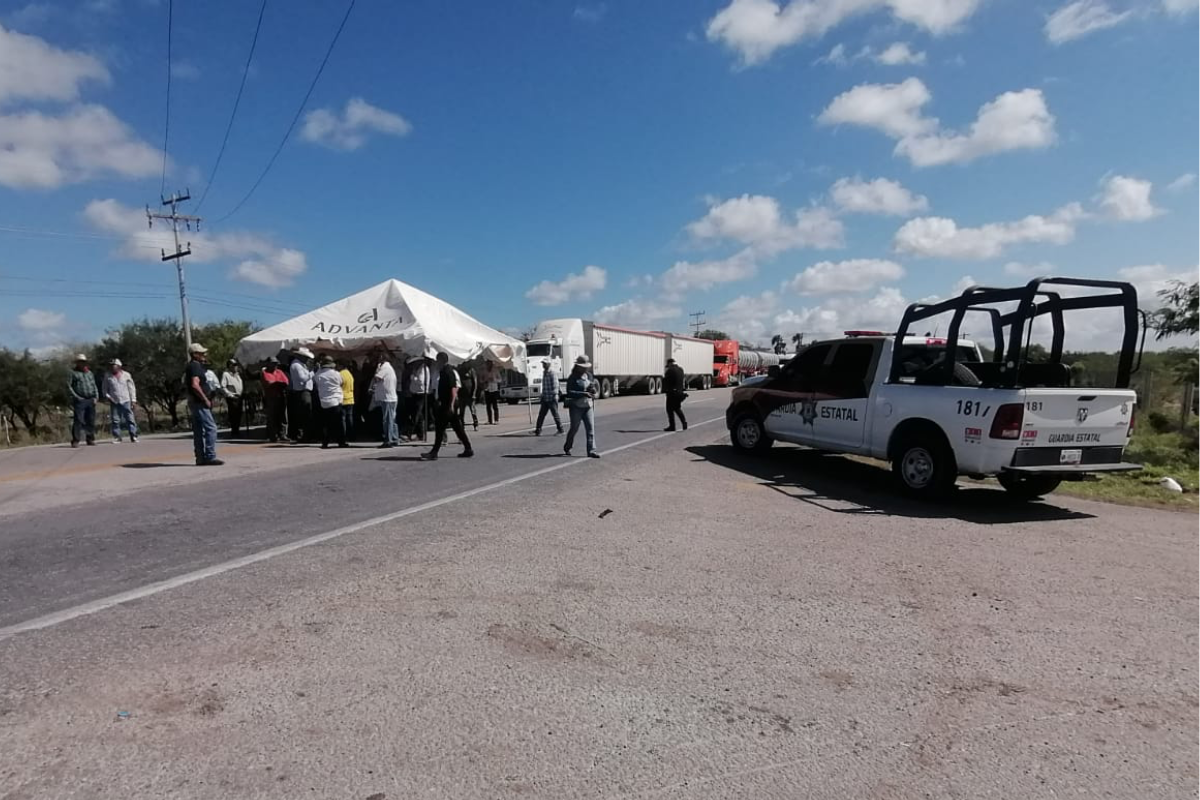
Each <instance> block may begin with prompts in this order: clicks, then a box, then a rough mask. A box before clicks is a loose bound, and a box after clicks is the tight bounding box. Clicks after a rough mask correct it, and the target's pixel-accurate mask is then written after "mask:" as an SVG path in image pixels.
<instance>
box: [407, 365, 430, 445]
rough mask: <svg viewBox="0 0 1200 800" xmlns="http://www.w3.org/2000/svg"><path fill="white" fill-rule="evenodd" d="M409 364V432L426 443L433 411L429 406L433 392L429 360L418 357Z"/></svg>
mask: <svg viewBox="0 0 1200 800" xmlns="http://www.w3.org/2000/svg"><path fill="white" fill-rule="evenodd" d="M408 363H409V367H410V369H409V373H408V414H409V417H408V420H409V425H410V428H409V430H411V431H412V432H413V433H414V434H415V435H416V436H417V437H418V438H419V439H420V440H421V441H425V434H426V432H427V429H428V427H429V421H430V412H431V411H432V410H433V409H432V407H431V406H430V404H429V395H430V392H431V391H432V387H431V386H430V369H429V359H427V358H423V357H421V356H417V357H416V358H413V359H410V360H409V362H408Z"/></svg>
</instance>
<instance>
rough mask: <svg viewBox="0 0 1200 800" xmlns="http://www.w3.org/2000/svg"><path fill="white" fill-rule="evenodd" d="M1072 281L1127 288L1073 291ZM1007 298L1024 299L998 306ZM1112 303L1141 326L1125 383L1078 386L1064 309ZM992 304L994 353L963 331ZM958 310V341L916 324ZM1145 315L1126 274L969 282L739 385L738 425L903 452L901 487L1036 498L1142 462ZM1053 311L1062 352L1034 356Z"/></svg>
mask: <svg viewBox="0 0 1200 800" xmlns="http://www.w3.org/2000/svg"><path fill="white" fill-rule="evenodd" d="M1062 286H1069V287H1072V291H1073V292H1078V291H1079V289H1080V288H1083V289H1091V288H1096V289H1104V290H1115V291H1105V292H1103V293H1101V294H1099V295H1096V296H1068V297H1064V296H1063V293H1062V292H1061V291H1060V287H1062ZM1006 304H1007V305H1008V306H1011V305H1013V304H1015V305H1016V309H1015V310H1009V311H1007V312H1001V311H1000V310H999V309H997V308H994V306H996V305H1001V306H1004V305H1006ZM1103 307H1117V308H1120V309H1122V310H1123V311H1124V312H1125V313H1124V315H1123V316H1124V318H1125V319H1126V322H1127V323H1129V329H1128V330H1127V335H1126V336H1125V337H1124V340H1123V347H1122V354H1121V358H1120V361H1119V363H1120V366H1119V368H1118V375H1117V387H1116V388H1112V389H1096V388H1092V387H1087V388H1074V387H1072V386H1071V385H1070V383H1071V373H1070V369H1069V367H1067V366H1066V365H1064V364H1063V363H1062V352H1063V348H1062V339H1063V336H1062V333H1063V331H1062V325H1063V323H1062V317H1063V314H1062V312H1063V311H1067V310H1081V309H1088V308H1103ZM980 310H983V311H984V312H985V313H987V314H988V315H989V317H990V319H991V322H992V323H993V324H992V328H993V334H994V341H993V343H992V344H993V349H992V354H993V355H992V358H991V359H990V360H985V359H984V357H983V353H982V351H981V349H980V347H979V346H978V345H977V344H976V343H975V342H974V341H973V340H971V339H969V338H966V337H963V336H960V335H959V330H960V329H961V325H962V321H963V318H964V316H965V314H966V313H967V312H969V311H980ZM993 312H994V313H993ZM946 313H949V314H951V316H952V323H951V326H950V331H949V333H948V335H947V336H946V337H936V336H920V335H910V334H909V333H908V330H909V328H910V327H911V326H912V325H915V324H917V323H919V322H921V321H923V320H927V319H929V318H931V317H933V316H936V315H939V314H946ZM1138 313H1139V312H1138V311H1137V298H1136V293H1135V291H1134V289H1133V287H1132V286H1130V285H1128V284H1121V283H1116V282H1105V281H1083V280H1078V279H1067V278H1051V279H1039V280H1036V281H1032V282H1031V283H1030V284H1029V285H1028V286H1025V287H1018V288H1017V289H979V288H972V289H968V290H967V291H966V292H964V294H963V295H962V296H961V297H959V298H955V299H953V300H950V301H946V302H945V303H941V304H934V305H921V304H917V305H914V306H911V307H910V308H909V309H908V311H907V312H906V313H905V317H904V319H903V320H902V322H901V325H900V329H899V331H898V332H896V333H894V334H887V333H882V332H877V331H876V332H871V331H850V332H847V335H846V336H845V337H844V338H842V339H834V340H827V341H821V342H816V343H814V344H812V345H810V346H808V347H807V348H805V349H804V350H802V351H801V352H800V353H799V354H798V355H797V356H796V357H795V358H794V359H792V360H791V361H790V362H789V363H788V364H786V365H785V366H784V367H782V368H781V369H776V370H772V373H771V375H770V377H769V378H768V380H766V381H764V382H762V383H759V384H756V385H754V386H747V387H743V388H740V389H736V390H735V391H734V393H733V398H732V401H731V404H730V407H729V409H728V411H727V413H726V422H727V424H728V427H729V429H730V434H731V439H732V442H733V445H734V446H735V447H737V448H738V449H741V450H747V451H761V450H764V449H766V448H767V447H769V446H770V444H771V442H773V441H775V440H779V441H785V442H792V443H795V444H800V445H805V446H809V447H814V448H818V449H821V450H829V451H833V452H842V453H854V454H860V455H866V456H871V457H874V458H880V459H885V460H888V461H891V462H892V466H893V471H894V472H895V473H896V476H897V478H898V479H899V481H900V483H901V486H902V487H903V488H904V489H906V490H907V491H909V492H910V493H912V494H916V495H936V494H939V493H941V492H944V491H945V490H947V489H949V488H950V487H951V486H953V484H954V480H955V478H956V476H957V475H960V474H962V475H970V476H973V477H979V476H989V475H990V476H996V477H997V478H999V480H1000V482H1001V485H1003V486H1004V487H1005V488H1006V489H1008V490H1009V491H1010V492H1013V493H1014V494H1017V495H1021V496H1023V497H1026V498H1032V497H1036V496H1039V495H1041V494H1045V493H1047V492H1049V491H1052V490H1053V489H1054V488H1055V487H1057V486H1058V484H1059V482H1061V481H1062V480H1071V479H1075V480H1078V479H1081V478H1083V477H1084V476H1085V475H1087V474H1090V473H1094V472H1105V471H1118V470H1130V469H1139V467H1138V465H1136V464H1126V463H1124V462H1123V461H1122V456H1123V451H1124V447H1125V445H1126V443H1127V441H1128V437H1129V435H1130V431H1131V429H1132V425H1133V417H1134V408H1135V406H1136V402H1137V398H1136V395H1135V393H1134V392H1133V391H1132V390H1130V389H1129V388H1128V384H1129V376H1130V374H1131V373H1132V371H1133V369H1134V351H1135V349H1137V338H1136V337H1137V330H1138ZM1040 316H1046V317H1048V318H1050V320H1051V322H1052V327H1053V328H1054V331H1053V334H1052V344H1051V348H1050V351H1049V355H1050V359H1049V360H1048V361H1044V362H1031V361H1030V360H1029V359H1028V357H1027V354H1028V347H1027V346H1025V345H1027V343H1025V345H1023V343H1022V334H1023V332H1024V331H1025V330H1027V326H1028V324H1029V322H1030V321H1031V320H1032V319H1034V318H1036V317H1040ZM1006 331H1007V334H1006ZM1144 335H1145V333H1144V326H1143V328H1142V336H1143V339H1144ZM1139 360H1140V357H1139Z"/></svg>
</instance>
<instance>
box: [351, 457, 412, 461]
mask: <svg viewBox="0 0 1200 800" xmlns="http://www.w3.org/2000/svg"><path fill="white" fill-rule="evenodd" d="M362 460H363V461H424V460H425V459H423V458H421V457H420V456H378V457H376V458H364V459H362Z"/></svg>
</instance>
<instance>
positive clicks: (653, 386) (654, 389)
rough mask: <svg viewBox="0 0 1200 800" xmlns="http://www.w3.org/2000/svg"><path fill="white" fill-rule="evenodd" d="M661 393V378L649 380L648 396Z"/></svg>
mask: <svg viewBox="0 0 1200 800" xmlns="http://www.w3.org/2000/svg"><path fill="white" fill-rule="evenodd" d="M661 391H662V378H651V379H650V394H658V393H659V392H661Z"/></svg>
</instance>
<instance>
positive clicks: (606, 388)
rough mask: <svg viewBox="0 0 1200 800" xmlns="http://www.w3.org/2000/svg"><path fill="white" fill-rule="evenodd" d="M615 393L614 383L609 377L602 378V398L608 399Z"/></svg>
mask: <svg viewBox="0 0 1200 800" xmlns="http://www.w3.org/2000/svg"><path fill="white" fill-rule="evenodd" d="M612 395H613V384H612V381H611V380H609V379H608V378H601V379H600V399H601V400H607V399H608V398H610V397H612Z"/></svg>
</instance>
